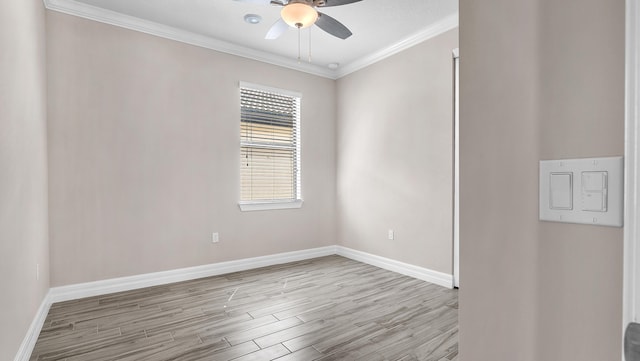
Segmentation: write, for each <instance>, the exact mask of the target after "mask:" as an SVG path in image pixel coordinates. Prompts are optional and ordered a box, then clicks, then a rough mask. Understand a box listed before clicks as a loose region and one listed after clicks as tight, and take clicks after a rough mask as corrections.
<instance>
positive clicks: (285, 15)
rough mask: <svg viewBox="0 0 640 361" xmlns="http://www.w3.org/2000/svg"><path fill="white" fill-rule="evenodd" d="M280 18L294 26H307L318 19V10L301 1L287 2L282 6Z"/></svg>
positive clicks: (301, 27)
mask: <svg viewBox="0 0 640 361" xmlns="http://www.w3.org/2000/svg"><path fill="white" fill-rule="evenodd" d="M280 15H281V16H282V20H284V22H285V23H287V24H288V25H289V26H291V27H294V28H300V29H303V28H307V27H309V26H311V25H313V24H314V23H315V22H316V20H318V12H317V11H316V9H314V8H313V7H312V6H310V5H307V4H303V3H289V4H288V5H286V6H285V7H283V8H282V12H281V13H280Z"/></svg>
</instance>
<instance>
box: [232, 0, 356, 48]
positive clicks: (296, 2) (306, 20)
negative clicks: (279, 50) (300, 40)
mask: <svg viewBox="0 0 640 361" xmlns="http://www.w3.org/2000/svg"><path fill="white" fill-rule="evenodd" d="M236 1H238V2H244V3H252V4H263V5H269V4H271V5H277V6H282V11H281V13H280V19H279V20H278V21H276V23H275V24H273V26H272V27H271V29H269V31H268V32H267V35H266V36H265V39H277V38H279V37H280V36H281V35H282V34H283V33H284V32H285V31H286V30H287V29H288V28H289V27H294V28H298V29H303V28H306V27H309V26H311V25H314V24H315V25H317V26H318V27H319V28H320V29H322V30H324V31H326V32H327V33H329V34H331V35H333V36H335V37H337V38H340V39H346V38H348V37H350V36H351V35H353V33H352V32H351V30H349V29H348V28H347V27H346V26H344V25H343V24H342V23H341V22H339V21H338V20H336V19H334V18H332V17H331V16H329V15H327V14H323V13H321V12H319V11H318V10H317V8H324V7H330V6H339V5H347V4H351V3H355V2H359V1H362V0H236Z"/></svg>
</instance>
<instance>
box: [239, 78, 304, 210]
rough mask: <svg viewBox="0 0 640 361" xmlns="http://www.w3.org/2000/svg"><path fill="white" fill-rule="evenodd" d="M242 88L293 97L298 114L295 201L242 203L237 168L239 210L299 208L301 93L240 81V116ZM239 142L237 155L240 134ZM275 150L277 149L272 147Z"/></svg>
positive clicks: (240, 179)
mask: <svg viewBox="0 0 640 361" xmlns="http://www.w3.org/2000/svg"><path fill="white" fill-rule="evenodd" d="M242 88H247V89H252V90H257V91H263V92H267V93H274V94H278V95H285V96H289V97H294V98H297V99H298V112H297V117H296V119H295V120H294V121H295V129H294V131H295V132H296V135H295V138H296V145H295V153H294V154H295V160H296V163H297V164H296V167H295V170H296V172H295V174H294V179H293V181H294V182H295V183H296V197H295V199H293V198H292V199H271V200H249V201H243V200H241V199H242V196H241V194H242V178H241V174H240V172H241V171H242V170H241V168H240V167H239V168H238V170H239V174H238V186H239V193H238V207H239V208H240V210H241V211H243V212H246V211H264V210H279V209H296V208H301V207H302V204H303V200H302V167H301V165H302V164H301V163H302V161H301V159H302V157H301V148H302V147H301V139H300V134H301V129H300V123H301V118H302V115H301V108H302V93H300V92H296V91H292V90H286V89H280V88H275V87H270V86H265V85H260V84H255V83H249V82H245V81H240V82H239V86H238V102H239V104H240V108H239V110H240V114H242V105H241V103H242V92H241V89H242ZM239 118H240V124H239V125H240V127H239V128H238V129H239V130H240V129H241V127H242V116H241V115H240V116H239ZM238 140H239V143H240V144H239V147H238V150H239V152H240V153H239V154H242V149H243V146H245V145H244V144H243V142H242V134H239V137H238ZM274 148H277V147H274Z"/></svg>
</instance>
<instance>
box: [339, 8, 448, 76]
mask: <svg viewBox="0 0 640 361" xmlns="http://www.w3.org/2000/svg"><path fill="white" fill-rule="evenodd" d="M457 27H458V14H454V15H450V16H448V17H446V18H444V19H442V20H440V21H438V22H436V23H434V24H433V25H431V26H429V27H428V28H425V29H424V30H422V31H420V32H418V33H415V34H413V35H411V36H409V37H407V38H405V39H403V40H401V41H399V42H397V43H395V44H393V45H391V46H389V47H387V48H384V49H382V50H380V51H377V52H375V53H373V54H370V55H367V56H364V57H362V58H360V59H357V60H355V61H353V62H351V63H349V64H346V65H345V66H342V67H340V68H339V69H338V70H337V71H336V73H337V76H336V79H339V78H342V77H343V76H346V75H349V74H351V73H353V72H356V71H358V70H360V69H362V68H365V67H367V66H369V65H372V64H375V63H377V62H379V61H381V60H384V59H386V58H388V57H390V56H392V55H395V54H397V53H399V52H401V51H403V50H406V49H409V48H411V47H413V46H416V45H418V44H420V43H422V42H424V41H426V40H429V39H431V38H433V37H436V36H438V35H440V34H442V33H445V32H447V31H449V30H452V29H455V28H457Z"/></svg>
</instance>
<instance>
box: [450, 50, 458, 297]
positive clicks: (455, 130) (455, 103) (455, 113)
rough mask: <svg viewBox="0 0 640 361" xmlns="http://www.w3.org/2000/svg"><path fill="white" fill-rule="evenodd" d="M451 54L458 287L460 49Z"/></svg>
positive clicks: (455, 261)
mask: <svg viewBox="0 0 640 361" xmlns="http://www.w3.org/2000/svg"><path fill="white" fill-rule="evenodd" d="M452 55H453V61H452V64H453V287H456V288H459V287H460V86H459V84H460V49H459V48H456V49H453V51H452Z"/></svg>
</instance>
